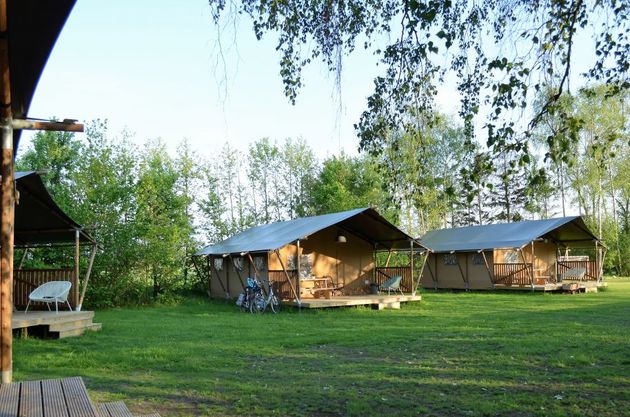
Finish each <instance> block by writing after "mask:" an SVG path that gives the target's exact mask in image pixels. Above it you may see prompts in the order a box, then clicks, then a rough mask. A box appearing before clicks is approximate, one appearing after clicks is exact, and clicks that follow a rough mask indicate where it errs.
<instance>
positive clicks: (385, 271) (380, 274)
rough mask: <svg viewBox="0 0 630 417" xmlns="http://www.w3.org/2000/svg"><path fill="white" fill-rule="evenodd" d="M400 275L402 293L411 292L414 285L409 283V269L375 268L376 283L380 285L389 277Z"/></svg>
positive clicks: (399, 267)
mask: <svg viewBox="0 0 630 417" xmlns="http://www.w3.org/2000/svg"><path fill="white" fill-rule="evenodd" d="M396 275H400V276H401V277H402V281H400V286H401V288H402V290H403V291H407V292H411V291H412V289H413V287H414V284H413V283H412V282H411V267H409V266H379V267H376V274H375V276H376V283H377V284H378V285H381V284H382V283H384V282H385V281H387V280H388V279H390V278H391V277H394V276H396Z"/></svg>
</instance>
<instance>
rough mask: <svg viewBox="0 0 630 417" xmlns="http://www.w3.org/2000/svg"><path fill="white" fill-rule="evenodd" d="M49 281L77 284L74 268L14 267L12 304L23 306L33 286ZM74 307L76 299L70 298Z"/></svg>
mask: <svg viewBox="0 0 630 417" xmlns="http://www.w3.org/2000/svg"><path fill="white" fill-rule="evenodd" d="M49 281H70V282H71V283H72V286H73V287H74V286H76V285H77V280H76V279H75V275H74V269H71V268H68V269H16V270H14V271H13V304H14V305H15V306H16V307H18V306H19V307H25V306H26V304H27V303H28V295H29V294H30V293H31V291H33V290H34V289H35V288H37V287H39V286H40V285H42V284H43V283H45V282H49ZM70 301H71V302H72V303H73V307H75V304H76V301H73V300H70Z"/></svg>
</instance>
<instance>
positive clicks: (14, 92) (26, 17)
mask: <svg viewBox="0 0 630 417" xmlns="http://www.w3.org/2000/svg"><path fill="white" fill-rule="evenodd" d="M75 2H76V0H7V22H8V27H7V32H8V34H7V35H6V36H7V38H8V43H9V74H10V77H11V110H12V113H13V118H14V119H25V118H26V117H27V113H28V108H29V107H30V104H31V100H32V99H33V95H34V94H35V88H36V87H37V82H38V81H39V78H40V76H41V74H42V72H43V70H44V66H45V65H46V61H47V60H48V56H49V55H50V52H51V51H52V48H53V46H54V44H55V42H56V40H57V37H58V36H59V34H60V33H61V30H62V28H63V25H64V24H65V22H66V19H67V18H68V16H69V15H70V12H71V11H72V8H73V6H74V4H75ZM46 116H47V115H46ZM20 132H21V130H19V129H16V130H15V131H14V133H13V146H14V149H17V145H18V141H19V139H20Z"/></svg>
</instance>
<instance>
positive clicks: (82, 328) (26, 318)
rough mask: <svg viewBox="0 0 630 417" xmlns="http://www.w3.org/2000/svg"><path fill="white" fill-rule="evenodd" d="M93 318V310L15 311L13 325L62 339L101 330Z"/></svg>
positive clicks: (31, 332) (16, 327)
mask: <svg viewBox="0 0 630 417" xmlns="http://www.w3.org/2000/svg"><path fill="white" fill-rule="evenodd" d="M93 319H94V312H93V311H60V312H59V313H55V312H54V311H29V312H26V313H24V312H23V311H14V312H13V319H12V321H11V326H12V328H13V329H14V330H15V329H24V331H25V332H26V333H29V334H37V335H40V336H43V337H49V338H54V339H60V338H64V337H71V336H80V335H82V334H83V333H85V332H86V331H88V330H90V331H97V330H100V329H101V323H93V321H92V320H93ZM0 417H2V416H0Z"/></svg>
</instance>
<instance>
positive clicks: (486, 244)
mask: <svg viewBox="0 0 630 417" xmlns="http://www.w3.org/2000/svg"><path fill="white" fill-rule="evenodd" d="M420 242H421V243H422V245H423V246H425V247H426V248H428V249H429V251H430V255H429V256H428V259H427V262H426V265H425V267H424V269H423V271H422V276H421V283H422V286H423V287H425V288H435V289H438V288H457V289H493V288H504V287H507V288H519V287H525V288H531V289H535V288H536V287H540V288H543V289H544V288H550V287H549V286H551V287H554V285H556V286H557V285H558V284H559V283H560V281H561V280H562V278H563V277H564V276H569V275H571V273H572V271H583V272H584V273H580V274H579V279H580V280H583V281H592V282H596V283H599V282H601V280H602V269H601V268H602V261H603V257H604V254H605V247H604V246H603V245H602V243H601V241H600V240H599V239H598V238H597V237H596V236H595V235H594V234H593V233H592V232H591V231H590V230H589V228H588V227H587V225H586V224H585V222H584V219H582V217H579V216H573V217H561V218H554V219H545V220H527V221H521V222H515V223H501V224H489V225H482V226H469V227H458V228H452V229H442V230H432V231H429V232H427V233H426V234H425V235H424V236H423V237H422V239H420ZM554 288H555V287H554Z"/></svg>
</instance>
